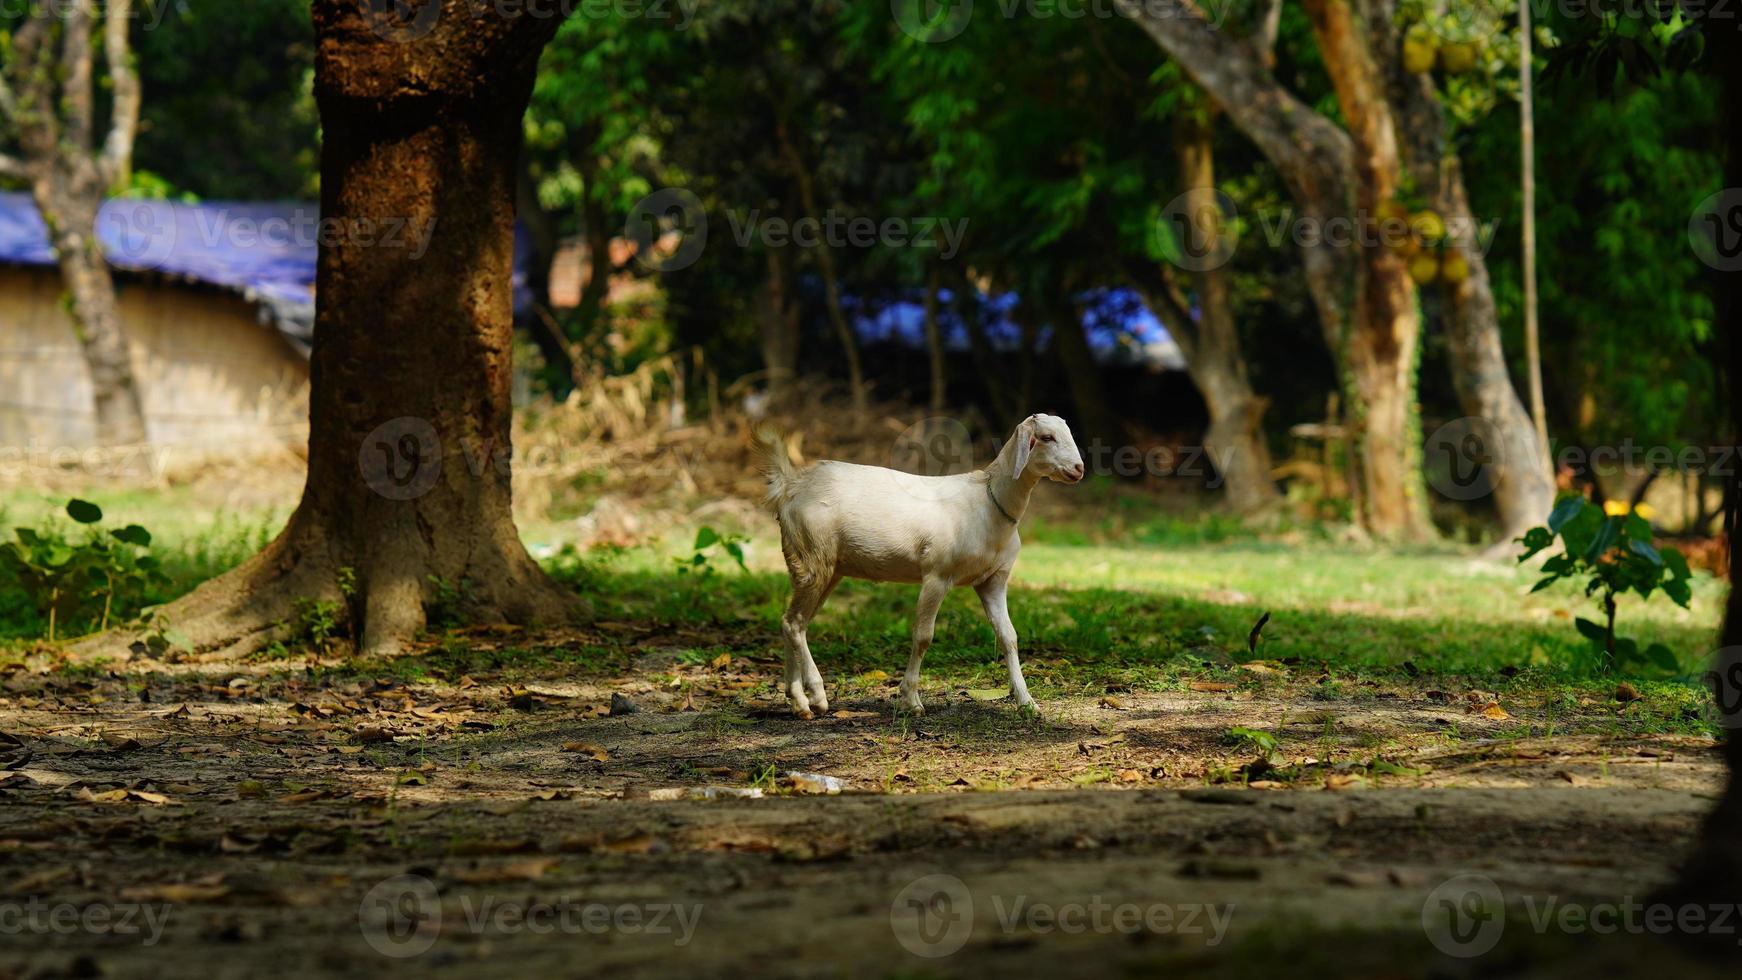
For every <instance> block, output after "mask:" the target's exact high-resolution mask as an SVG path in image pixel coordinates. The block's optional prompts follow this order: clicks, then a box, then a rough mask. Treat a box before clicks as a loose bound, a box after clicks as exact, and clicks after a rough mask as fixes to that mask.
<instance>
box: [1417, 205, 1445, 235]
mask: <svg viewBox="0 0 1742 980" xmlns="http://www.w3.org/2000/svg"><path fill="white" fill-rule="evenodd" d="M1409 228H1410V230H1411V231H1413V232H1415V235H1416V237H1417V238H1420V239H1421V240H1422V241H1424V242H1437V241H1439V240H1440V239H1442V238H1444V237H1446V223H1445V221H1444V220H1443V219H1441V218H1440V216H1439V215H1437V214H1435V213H1434V212H1432V211H1417V212H1416V213H1414V214H1412V215H1410V216H1409Z"/></svg>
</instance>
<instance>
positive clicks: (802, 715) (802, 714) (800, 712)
mask: <svg viewBox="0 0 1742 980" xmlns="http://www.w3.org/2000/svg"><path fill="white" fill-rule="evenodd" d="M792 716H793V717H794V718H797V719H798V720H800V721H810V720H811V719H812V718H815V717H816V712H814V711H812V710H811V709H809V708H794V709H792Z"/></svg>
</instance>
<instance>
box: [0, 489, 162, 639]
mask: <svg viewBox="0 0 1742 980" xmlns="http://www.w3.org/2000/svg"><path fill="white" fill-rule="evenodd" d="M66 514H67V516H68V517H70V518H72V519H73V521H74V522H75V523H77V524H79V525H82V526H84V527H85V528H86V534H85V536H84V537H83V538H82V539H75V538H74V537H73V536H71V535H69V534H67V533H66V532H65V531H63V530H62V529H61V528H59V527H56V526H52V525H51V526H47V527H40V528H29V527H21V528H18V529H16V530H15V531H14V532H13V540H11V541H8V542H6V543H5V544H4V545H0V578H3V579H11V580H13V581H16V582H17V584H18V586H19V587H21V588H22V589H23V590H24V591H25V593H26V594H27V595H28V596H29V597H30V599H31V601H32V602H33V603H34V604H35V606H36V607H37V610H38V611H39V613H41V614H42V615H43V616H45V617H46V618H47V620H48V639H49V641H50V642H53V641H54V640H55V639H56V638H57V633H58V631H59V626H60V624H61V623H62V622H64V621H65V620H67V619H69V618H72V617H74V616H87V617H89V618H93V619H96V620H97V628H98V629H99V630H104V629H108V628H109V620H110V618H111V617H112V616H113V615H114V614H115V612H116V603H117V600H118V599H119V600H120V601H121V603H122V604H123V605H126V604H127V603H130V602H132V601H136V600H137V599H138V598H139V597H140V596H142V595H143V594H144V592H145V590H146V589H147V588H148V587H150V586H152V585H156V584H161V583H162V582H164V581H166V579H165V576H164V575H163V573H162V572H161V571H160V570H159V569H158V566H157V559H155V558H153V557H152V556H151V555H149V554H147V553H146V552H147V550H148V549H149V548H150V547H151V532H150V531H147V530H146V529H145V528H143V527H140V526H139V525H137V524H129V525H127V526H126V527H121V528H115V529H112V530H110V531H108V532H107V533H104V532H103V531H102V530H101V529H99V528H97V527H96V526H95V525H96V524H97V523H99V522H100V521H102V519H103V509H102V508H101V507H98V506H97V505H96V504H93V503H91V502H90V501H88V500H78V499H74V500H69V501H68V502H67V506H66ZM99 600H101V607H100V612H99V611H98V607H97V603H98V601H99Z"/></svg>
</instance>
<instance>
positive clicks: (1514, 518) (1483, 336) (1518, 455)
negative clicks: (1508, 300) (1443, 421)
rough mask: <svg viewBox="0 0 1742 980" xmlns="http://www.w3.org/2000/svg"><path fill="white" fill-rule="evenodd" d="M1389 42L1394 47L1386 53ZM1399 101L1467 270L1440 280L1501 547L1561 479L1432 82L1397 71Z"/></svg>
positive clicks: (1372, 20)
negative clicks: (1525, 382)
mask: <svg viewBox="0 0 1742 980" xmlns="http://www.w3.org/2000/svg"><path fill="white" fill-rule="evenodd" d="M1385 9H1389V8H1381V10H1379V11H1375V12H1374V13H1371V14H1369V15H1368V22H1369V24H1370V25H1372V27H1371V30H1372V31H1373V32H1374V47H1375V48H1377V49H1380V50H1393V49H1395V48H1396V46H1397V43H1398V41H1397V37H1396V33H1395V32H1396V28H1395V26H1394V25H1393V24H1392V23H1391V21H1390V20H1389V19H1386V18H1384V17H1382V13H1383V11H1384V10H1385ZM1387 45H1390V47H1387ZM1391 79H1392V89H1391V91H1392V96H1391V98H1392V102H1393V104H1395V105H1396V106H1397V116H1398V120H1399V127H1400V133H1401V136H1402V143H1401V145H1402V152H1403V158H1404V164H1405V166H1406V168H1407V170H1408V173H1409V175H1410V178H1411V180H1412V181H1413V183H1414V184H1415V187H1416V189H1417V191H1418V192H1421V193H1423V194H1425V195H1427V197H1428V199H1429V200H1430V201H1432V202H1433V207H1434V210H1436V211H1438V212H1439V214H1440V216H1441V217H1442V218H1443V219H1444V220H1445V223H1446V227H1447V229H1448V230H1449V231H1450V237H1451V239H1452V244H1451V246H1450V247H1452V248H1455V249H1457V250H1458V251H1459V253H1460V254H1461V255H1462V256H1463V257H1464V259H1465V260H1466V261H1467V263H1468V265H1469V270H1470V271H1469V275H1468V276H1467V277H1466V278H1465V279H1464V281H1463V282H1461V283H1456V284H1441V286H1440V287H1439V288H1440V289H1441V291H1442V295H1443V296H1444V297H1445V300H1446V339H1447V351H1448V353H1449V354H1450V361H1451V369H1452V386H1453V388H1454V389H1455V390H1456V392H1457V395H1458V404H1459V407H1460V408H1461V409H1462V410H1463V412H1464V414H1465V415H1467V416H1471V417H1473V418H1477V419H1481V420H1482V421H1483V423H1484V425H1483V429H1485V430H1486V431H1487V432H1488V433H1489V434H1490V435H1491V437H1492V438H1493V439H1494V441H1495V442H1496V443H1497V444H1496V445H1494V446H1484V447H1482V448H1483V455H1484V457H1485V459H1486V466H1487V469H1488V474H1489V480H1490V482H1491V483H1492V484H1493V486H1494V505H1495V510H1496V511H1497V512H1498V515H1499V518H1500V526H1501V531H1502V534H1501V538H1500V540H1502V541H1509V540H1511V539H1512V538H1513V537H1515V536H1517V535H1518V534H1521V533H1523V532H1524V531H1525V530H1526V529H1528V528H1530V527H1533V526H1535V525H1537V524H1540V523H1542V521H1543V518H1545V517H1546V516H1547V515H1548V511H1549V508H1550V507H1552V506H1553V505H1554V478H1553V474H1552V473H1551V471H1550V469H1549V466H1548V450H1547V446H1546V444H1545V443H1543V442H1541V441H1539V439H1538V435H1537V425H1536V423H1535V422H1533V421H1532V418H1531V415H1530V413H1528V412H1526V411H1525V407H1524V402H1523V401H1522V400H1521V399H1520V398H1519V397H1518V390H1517V389H1516V388H1514V387H1513V385H1512V377H1511V373H1510V369H1509V367H1508V365H1507V362H1506V350H1505V347H1504V346H1503V345H1502V343H1501V338H1500V317H1499V314H1498V312H1497V311H1496V309H1495V306H1494V291H1493V287H1492V285H1491V284H1490V282H1489V279H1488V263H1487V261H1486V259H1485V258H1484V257H1483V249H1482V248H1481V247H1480V246H1481V242H1480V228H1479V227H1478V225H1477V223H1476V218H1475V215H1474V214H1472V213H1471V211H1470V201H1469V196H1468V194H1467V193H1466V192H1465V189H1464V177H1463V170H1462V167H1461V166H1460V165H1459V163H1458V158H1457V156H1456V155H1454V154H1451V153H1449V152H1447V148H1446V145H1445V120H1444V114H1443V112H1442V110H1441V108H1440V104H1439V97H1438V96H1437V95H1436V94H1435V92H1434V89H1433V83H1432V82H1431V81H1430V80H1428V79H1426V78H1424V77H1418V76H1414V75H1409V74H1407V73H1405V72H1403V71H1402V70H1401V69H1400V68H1398V67H1397V66H1395V65H1393V70H1392V74H1391Z"/></svg>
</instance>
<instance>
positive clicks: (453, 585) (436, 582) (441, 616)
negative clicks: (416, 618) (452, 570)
mask: <svg viewBox="0 0 1742 980" xmlns="http://www.w3.org/2000/svg"><path fill="white" fill-rule="evenodd" d="M429 587H430V600H429V602H428V603H426V604H425V606H424V618H425V619H426V620H427V621H428V623H429V625H430V626H432V627H434V628H436V629H444V630H447V629H453V628H454V627H456V626H460V625H462V624H463V623H464V622H465V617H464V616H463V615H462V613H463V611H464V610H465V608H466V606H467V605H468V604H470V603H471V602H472V601H473V600H474V598H475V593H474V592H473V589H472V580H471V579H468V578H462V579H460V580H459V581H458V582H449V581H448V580H447V579H445V578H442V577H441V576H440V575H431V576H430V577H429Z"/></svg>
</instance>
